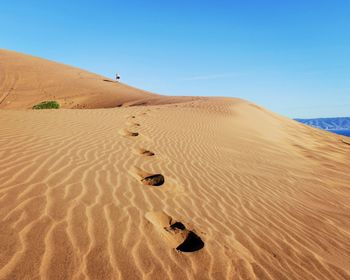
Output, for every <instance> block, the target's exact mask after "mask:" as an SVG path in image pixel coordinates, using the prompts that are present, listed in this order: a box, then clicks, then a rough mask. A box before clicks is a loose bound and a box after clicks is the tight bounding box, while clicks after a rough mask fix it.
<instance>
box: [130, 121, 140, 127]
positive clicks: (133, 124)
mask: <svg viewBox="0 0 350 280" xmlns="http://www.w3.org/2000/svg"><path fill="white" fill-rule="evenodd" d="M126 125H128V126H141V125H140V124H139V123H136V122H127V123H126Z"/></svg>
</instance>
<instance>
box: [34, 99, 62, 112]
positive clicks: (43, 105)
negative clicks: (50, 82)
mask: <svg viewBox="0 0 350 280" xmlns="http://www.w3.org/2000/svg"><path fill="white" fill-rule="evenodd" d="M59 108H60V104H59V103H58V102H57V101H43V102H40V103H39V104H36V105H34V106H33V107H32V109H34V110H41V109H59Z"/></svg>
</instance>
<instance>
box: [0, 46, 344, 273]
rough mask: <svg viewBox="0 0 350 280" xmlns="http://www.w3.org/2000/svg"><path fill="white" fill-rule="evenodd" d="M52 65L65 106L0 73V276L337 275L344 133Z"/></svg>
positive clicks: (244, 105)
mask: <svg viewBox="0 0 350 280" xmlns="http://www.w3.org/2000/svg"><path fill="white" fill-rule="evenodd" d="M4 52H5V53H6V51H2V52H1V53H0V65H4V62H3V60H2V58H1V57H2V56H1V55H3V53H4ZM17 55H19V56H23V57H25V58H26V59H28V60H29V61H30V63H29V64H30V65H31V66H33V65H36V63H38V64H42V63H44V64H45V63H46V64H47V65H48V68H50V67H49V66H50V64H51V62H48V61H45V60H40V59H38V58H32V57H27V56H24V55H20V54H16V53H12V52H10V55H6V57H10V56H17ZM32 60H36V61H37V62H35V63H34V62H33V61H32ZM16 63H18V61H17V60H15V61H13V64H16ZM26 63H27V62H26V61H25V62H24V64H26ZM11 64H12V62H11V60H10V59H8V60H7V62H6V65H8V67H7V69H9V68H11V67H10V66H11ZM61 66H62V65H59V64H54V66H52V69H55V70H53V71H54V75H53V76H52V77H54V78H52V79H56V78H57V79H58V81H59V83H62V84H61V86H60V88H59V87H57V88H55V89H56V90H57V96H58V95H59V96H65V98H66V101H67V103H66V104H65V105H64V107H65V106H67V107H65V108H67V109H64V108H63V109H59V110H26V108H30V107H31V106H32V104H33V103H35V102H38V101H41V100H42V99H41V98H43V97H45V98H46V97H47V95H44V96H41V95H40V94H41V93H40V92H41V89H42V88H41V86H42V85H43V84H45V83H46V82H47V81H41V80H40V79H39V78H37V79H34V78H33V80H31V79H30V78H27V77H26V75H27V73H26V72H25V70H23V71H21V70H20V69H21V67H18V65H17V66H16V67H14V69H17V70H16V71H17V72H16V73H19V74H18V75H17V76H13V75H12V73H14V72H11V71H12V70H11V71H10V70H9V71H10V72H7V74H6V75H5V78H4V77H1V76H0V81H1V82H0V88H1V91H0V96H3V95H4V91H3V89H4V88H8V87H9V85H10V84H11V85H10V87H13V88H14V89H16V91H13V92H12V93H11V94H9V99H7V98H5V103H4V102H3V103H2V104H1V105H0V106H2V108H4V109H12V110H0V279H350V184H349V182H350V166H349V160H350V146H349V145H348V144H346V143H344V142H350V140H349V138H346V137H342V136H337V135H335V134H331V133H327V132H323V131H320V130H317V129H314V128H311V127H307V126H305V125H302V124H299V123H297V122H295V121H292V120H290V119H287V118H284V117H282V116H279V115H277V114H274V113H272V112H270V111H268V110H266V109H263V108H261V107H259V106H257V105H255V104H252V103H250V102H248V101H244V100H241V99H234V98H171V97H160V96H157V95H153V94H150V93H147V92H143V91H139V90H137V89H132V88H129V87H127V86H125V88H124V85H122V84H121V85H119V84H118V85H116V84H115V83H112V82H111V83H108V82H105V84H104V83H103V82H100V81H97V80H96V81H95V82H94V83H92V84H89V82H88V81H86V79H83V80H82V81H79V80H76V81H75V82H76V84H74V83H75V82H74V83H73V82H72V84H70V83H69V82H68V83H65V82H64V81H65V80H66V79H68V78H66V76H65V75H68V74H67V73H66V69H70V68H69V67H68V66H62V67H63V68H62V73H61V72H60V70H59V68H60V67H61ZM0 69H1V70H0V71H3V69H2V68H0ZM67 71H68V70H67ZM77 71H78V70H77ZM46 75H47V76H45V77H48V76H50V75H51V73H50V72H49V71H46ZM60 75H62V76H60ZM74 75H75V74H73V76H74ZM84 75H85V74H84ZM91 75H94V74H91ZM68 76H71V75H68ZM1 79H2V80H1ZM68 80H69V79H68ZM85 82H86V83H85ZM55 83H56V80H55ZM73 84H74V85H73ZM97 84H100V85H101V88H99V87H97ZM109 84H112V85H113V87H116V88H113V90H112V88H110V89H109V88H108V87H109ZM75 85H76V87H75ZM70 86H71V87H72V88H71V90H69V87H70ZM80 86H81V88H80ZM95 86H96V89H99V90H100V91H101V92H100V93H99V94H100V95H101V96H107V97H108V96H109V97H110V99H109V100H108V102H107V101H105V100H101V99H98V101H96V103H94V102H95V101H94V100H95V98H96V95H95V94H93V91H92V90H91V88H94V87H95ZM26 87H27V90H25V88H26ZM35 88H37V89H36V91H35ZM73 89H74V90H73ZM75 90H77V92H78V94H77V95H75ZM80 90H81V91H80ZM90 90H91V91H90ZM109 90H110V91H109ZM114 90H115V92H114ZM124 90H130V91H128V92H127V93H125V91H124ZM131 91H133V94H131V95H132V100H131V99H130V96H129V94H130V92H131ZM14 92H15V94H14V96H11V95H12V94H13V93H14ZM36 93H37V94H36ZM20 94H23V100H22V97H21V98H19V96H20ZM65 94H66V95H65ZM85 94H86V95H88V96H84V95H85ZM57 96H56V97H57ZM76 96H78V97H76ZM107 97H106V98H107ZM16 98H17V99H16ZM70 98H72V100H73V101H72V100H71V99H70ZM107 99H108V98H107ZM62 100H64V98H63V99H60V101H62ZM7 101H10V102H9V103H7ZM141 101H142V102H141ZM70 102H73V103H74V104H75V105H73V106H72V107H78V106H76V104H78V103H79V104H85V105H86V104H88V105H86V106H85V107H90V108H100V107H103V104H106V107H113V106H111V105H112V103H113V104H118V105H121V107H116V108H100V109H85V110H71V109H68V108H72V107H70V106H71V105H69V104H71V103H70ZM105 102H106V103H105ZM128 102H130V103H128ZM73 103H72V104H73ZM130 104H143V105H139V106H128V105H130ZM146 104H147V105H146Z"/></svg>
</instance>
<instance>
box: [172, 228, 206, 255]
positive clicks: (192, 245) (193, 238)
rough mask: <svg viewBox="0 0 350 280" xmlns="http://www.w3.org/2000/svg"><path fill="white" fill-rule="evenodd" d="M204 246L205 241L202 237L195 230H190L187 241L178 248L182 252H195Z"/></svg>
mask: <svg viewBox="0 0 350 280" xmlns="http://www.w3.org/2000/svg"><path fill="white" fill-rule="evenodd" d="M203 247H204V242H203V241H202V239H201V238H200V237H199V236H198V235H197V234H195V233H194V232H193V231H190V232H189V233H188V235H187V238H186V239H185V241H184V242H183V243H182V244H180V245H179V246H177V247H176V250H178V251H181V252H195V251H199V250H200V249H202V248H203Z"/></svg>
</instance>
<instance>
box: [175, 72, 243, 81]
mask: <svg viewBox="0 0 350 280" xmlns="http://www.w3.org/2000/svg"><path fill="white" fill-rule="evenodd" d="M238 76H240V75H239V74H237V73H223V74H212V75H206V76H204V75H203V76H193V77H189V78H183V79H181V80H182V81H199V80H215V79H222V78H235V77H238Z"/></svg>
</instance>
